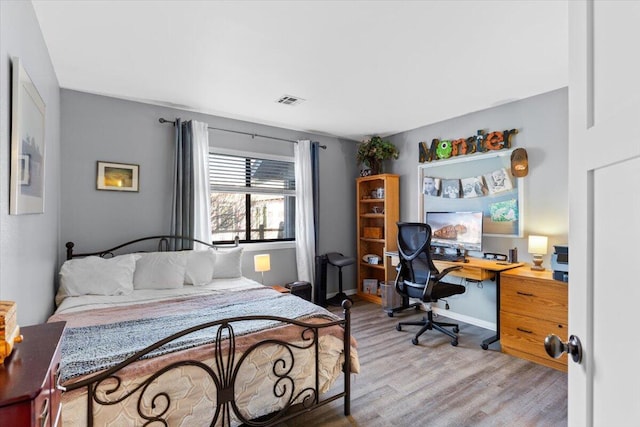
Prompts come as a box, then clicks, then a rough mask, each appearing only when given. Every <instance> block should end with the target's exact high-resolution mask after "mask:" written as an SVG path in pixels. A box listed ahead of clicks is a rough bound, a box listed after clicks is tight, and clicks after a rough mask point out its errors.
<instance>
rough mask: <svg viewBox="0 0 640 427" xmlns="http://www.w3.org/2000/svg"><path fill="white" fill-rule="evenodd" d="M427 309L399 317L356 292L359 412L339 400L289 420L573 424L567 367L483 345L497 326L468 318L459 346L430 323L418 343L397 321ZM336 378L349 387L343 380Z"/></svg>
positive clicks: (383, 425)
mask: <svg viewBox="0 0 640 427" xmlns="http://www.w3.org/2000/svg"><path fill="white" fill-rule="evenodd" d="M332 311H334V312H340V311H341V309H340V308H338V307H335V308H332ZM423 314H424V313H423V312H416V311H414V310H406V311H405V312H404V313H398V314H396V315H395V317H393V318H391V317H388V316H387V314H386V313H385V312H383V311H382V309H381V308H380V306H379V305H376V304H371V303H368V302H364V301H358V300H356V303H355V304H354V307H353V309H352V331H353V335H354V336H355V337H356V339H357V340H358V354H359V357H360V364H361V372H360V373H359V374H357V375H353V376H352V383H351V384H352V385H351V393H352V395H351V416H350V417H345V416H344V414H343V404H342V403H343V401H342V400H338V401H336V402H332V403H331V404H329V405H327V406H325V407H323V408H320V409H318V410H316V411H315V412H313V413H310V414H306V415H304V416H301V417H299V418H297V419H296V420H294V421H290V422H288V423H286V426H287V427H293V426H304V427H313V426H331V427H341V426H363V427H370V426H371V427H377V426H380V427H388V426H399V427H405V426H429V427H432V426H435V427H437V426H456V427H458V426H491V427H495V426H518V427H524V426H545V427H547V426H564V425H566V424H567V376H566V374H565V373H562V372H559V371H556V370H554V369H551V368H547V367H544V366H540V365H537V364H534V363H531V362H527V361H525V360H521V359H518V358H515V357H513V356H508V355H506V354H502V353H501V352H500V350H499V344H497V343H496V344H493V345H492V346H491V347H490V348H489V350H488V351H485V350H482V349H481V348H480V342H481V341H482V340H483V339H485V338H487V337H489V336H491V335H492V332H491V331H488V330H486V329H483V328H479V327H477V326H473V325H468V324H465V323H460V333H459V342H460V343H459V345H458V347H453V346H451V344H450V339H449V338H448V337H447V336H445V335H443V334H441V333H439V332H436V331H427V332H426V333H425V334H423V335H422V336H421V337H420V343H419V344H418V345H417V346H416V345H413V344H412V343H411V338H412V337H413V333H415V332H416V331H417V329H416V328H417V327H413V326H405V327H403V330H402V331H401V332H398V331H396V329H395V326H396V323H397V322H398V321H399V320H400V319H403V320H404V319H409V318H411V319H416V320H419V319H420V318H421V317H422V315H423ZM440 320H443V319H442V318H440ZM336 385H339V386H340V387H342V380H340V383H339V384H336Z"/></svg>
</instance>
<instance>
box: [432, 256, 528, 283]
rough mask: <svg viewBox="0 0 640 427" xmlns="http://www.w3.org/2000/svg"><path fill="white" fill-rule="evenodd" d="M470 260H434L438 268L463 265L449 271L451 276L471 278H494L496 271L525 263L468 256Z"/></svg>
mask: <svg viewBox="0 0 640 427" xmlns="http://www.w3.org/2000/svg"><path fill="white" fill-rule="evenodd" d="M467 260H468V262H451V261H433V263H434V264H435V265H436V267H438V270H443V269H445V268H447V267H452V266H456V265H461V266H462V268H461V269H460V270H455V271H452V272H451V273H449V276H457V277H463V278H465V279H471V280H493V279H494V278H496V273H499V272H501V271H505V270H510V269H512V268H516V267H520V266H522V265H524V263H522V262H513V263H507V262H503V261H495V260H489V259H482V258H471V257H468V258H467Z"/></svg>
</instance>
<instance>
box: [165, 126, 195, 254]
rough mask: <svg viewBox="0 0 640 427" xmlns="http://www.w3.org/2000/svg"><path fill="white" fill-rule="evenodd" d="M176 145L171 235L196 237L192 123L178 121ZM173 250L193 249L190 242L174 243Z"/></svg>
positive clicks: (178, 241)
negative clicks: (194, 231)
mask: <svg viewBox="0 0 640 427" xmlns="http://www.w3.org/2000/svg"><path fill="white" fill-rule="evenodd" d="M175 130H176V143H175V155H174V161H173V198H172V201H171V235H172V236H185V237H190V238H193V237H194V233H193V230H194V220H195V218H194V210H193V205H194V192H193V185H194V175H193V168H192V153H191V150H192V146H193V143H192V139H193V131H192V127H191V126H190V122H183V121H182V120H180V119H176V125H175ZM172 243H173V245H172V247H171V250H183V249H193V243H192V242H190V241H182V240H177V241H175V242H172Z"/></svg>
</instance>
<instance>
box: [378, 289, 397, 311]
mask: <svg viewBox="0 0 640 427" xmlns="http://www.w3.org/2000/svg"><path fill="white" fill-rule="evenodd" d="M380 294H381V296H382V309H383V310H385V311H386V310H390V309H392V308H395V307H400V306H401V305H402V296H401V295H400V294H399V293H397V292H396V286H395V282H380Z"/></svg>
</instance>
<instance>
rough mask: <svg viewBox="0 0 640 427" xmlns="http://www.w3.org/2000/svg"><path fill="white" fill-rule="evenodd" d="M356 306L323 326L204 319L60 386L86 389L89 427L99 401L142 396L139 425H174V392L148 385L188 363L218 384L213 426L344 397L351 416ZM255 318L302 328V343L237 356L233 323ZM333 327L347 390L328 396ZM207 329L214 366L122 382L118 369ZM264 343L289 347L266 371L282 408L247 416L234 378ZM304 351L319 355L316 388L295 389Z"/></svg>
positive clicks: (282, 416)
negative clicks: (327, 343)
mask: <svg viewBox="0 0 640 427" xmlns="http://www.w3.org/2000/svg"><path fill="white" fill-rule="evenodd" d="M351 305H352V304H351V302H350V301H349V300H345V301H344V302H343V303H342V308H343V314H344V318H343V319H340V320H336V321H330V322H326V323H319V324H311V323H306V322H302V321H297V320H292V319H286V318H282V317H275V316H243V317H234V318H230V319H224V320H219V321H215V322H209V323H204V324H201V325H199V326H194V327H192V328H189V329H186V330H184V331H181V332H178V333H176V334H173V335H171V336H169V337H167V338H165V339H163V340H161V341H158V342H157V343H155V344H152V345H150V346H148V347H147V348H145V349H143V350H141V351H139V352H137V353H136V354H134V355H132V356H131V357H129V358H128V359H126V360H124V361H123V362H121V363H120V364H118V365H117V366H114V367H112V368H110V369H108V370H105V371H103V372H100V373H98V374H94V375H91V376H90V377H88V378H85V379H82V380H80V381H77V382H74V383H72V384H66V386H65V387H62V386H60V388H62V389H63V390H64V391H65V392H69V391H71V390H76V389H82V388H86V391H87V414H86V423H87V426H89V427H92V426H94V413H95V410H96V407H98V406H100V405H118V404H121V403H123V402H125V401H127V400H128V399H137V401H136V407H137V411H138V414H137V415H138V416H139V418H140V419H139V423H140V424H142V425H157V424H161V425H165V426H168V425H169V423H168V422H167V418H168V416H169V415H170V411H169V409H170V407H171V405H172V396H171V393H170V392H169V391H155V390H154V391H153V392H149V386H150V384H151V383H152V382H153V381H154V380H156V379H159V378H161V377H162V376H163V375H164V374H166V373H168V372H170V371H172V370H174V369H178V368H180V367H182V366H185V365H190V366H193V367H197V368H199V369H201V370H202V373H203V375H208V376H209V377H210V378H211V380H212V381H213V383H214V384H215V388H216V403H215V413H214V415H213V417H212V419H211V422H210V424H209V425H211V426H213V425H223V426H230V425H231V423H232V414H233V415H235V417H236V418H237V420H239V421H240V422H241V423H243V424H244V425H247V426H272V425H275V424H277V423H281V422H284V421H286V420H289V419H291V418H294V417H296V416H299V415H301V414H303V413H307V412H309V411H313V410H314V409H316V408H319V407H321V406H324V405H326V404H328V403H330V402H333V401H335V400H337V399H341V398H343V399H344V414H345V416H348V415H350V412H351V405H350V397H351V392H350V389H351V381H350V375H351V314H350V310H351ZM255 320H270V321H277V322H282V324H283V325H296V326H299V327H301V328H302V330H301V332H300V336H299V343H298V344H293V343H290V342H286V341H282V340H279V339H278V338H277V337H274V338H269V339H266V340H263V341H260V342H258V343H255V344H253V345H251V346H250V347H248V348H247V350H246V351H244V352H243V353H242V355H241V356H237V355H236V354H235V348H236V345H235V343H236V336H235V334H234V329H233V326H234V324H238V323H239V322H247V321H255ZM332 326H341V327H342V328H343V329H344V341H343V343H344V348H343V351H344V364H343V374H344V389H343V390H342V391H340V392H337V393H336V392H335V391H334V392H327V393H326V394H327V395H329V396H325V397H322V398H321V395H320V391H319V390H320V384H319V382H320V380H319V367H320V365H319V334H320V330H321V329H324V328H329V327H332ZM207 328H211V329H212V336H215V342H214V343H213V344H214V350H213V353H214V354H213V358H214V361H215V362H214V363H213V365H214V366H208V365H207V364H205V363H203V362H201V361H198V360H180V361H177V362H174V363H170V364H168V365H167V366H164V367H162V368H161V369H159V370H158V371H156V372H155V373H153V374H151V375H150V376H149V377H148V378H147V379H145V380H144V381H143V382H142V383H140V384H138V385H137V386H136V387H135V388H133V389H131V390H129V391H123V390H122V389H124V388H125V387H124V385H123V381H122V378H121V377H120V376H119V373H120V371H121V370H122V369H123V368H124V367H126V366H128V365H130V364H131V363H133V362H136V361H138V360H140V359H141V358H143V357H144V356H145V355H147V354H148V353H150V352H152V351H154V350H156V349H158V348H160V347H162V346H163V345H165V344H166V343H168V342H171V341H173V340H175V339H178V338H180V337H183V336H185V335H188V334H191V333H193V332H196V331H200V330H202V329H207ZM224 340H226V341H227V343H228V345H227V346H226V348H223V345H222V342H223V341H224ZM300 343H301V344H300ZM265 345H279V346H282V347H283V348H284V349H285V350H286V351H285V356H282V357H279V358H277V359H275V360H272V361H270V363H269V364H268V365H267V366H265V367H264V369H270V370H271V372H272V373H273V374H274V376H275V377H276V378H277V380H276V381H275V382H274V384H273V387H272V390H271V392H272V393H273V397H274V398H277V399H278V406H281V409H280V410H279V411H276V412H272V413H270V414H268V415H265V416H262V417H260V418H259V419H247V418H246V417H245V415H244V414H243V412H242V408H239V407H238V404H237V403H236V400H235V398H236V396H235V392H234V387H235V381H236V377H237V374H238V372H239V369H240V367H241V366H242V364H243V362H245V361H246V360H247V357H248V356H249V355H250V354H251V353H252V352H253V351H255V350H257V349H259V348H260V347H262V346H265ZM305 349H308V350H309V351H313V352H314V353H315V369H314V375H315V378H314V384H315V385H314V386H313V387H306V388H302V389H300V390H298V389H297V387H296V379H295V378H293V377H292V376H291V375H290V374H291V372H292V370H293V367H294V365H295V363H296V359H295V353H296V350H305ZM236 357H237V360H236ZM110 395H113V396H116V395H117V397H113V398H110ZM142 399H150V400H151V401H152V402H153V405H152V408H151V410H146V411H145V409H144V408H143V405H142ZM212 405H213V402H212Z"/></svg>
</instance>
